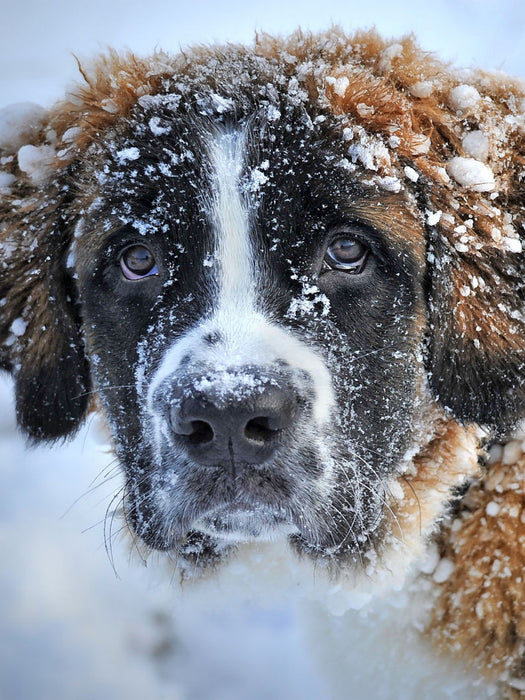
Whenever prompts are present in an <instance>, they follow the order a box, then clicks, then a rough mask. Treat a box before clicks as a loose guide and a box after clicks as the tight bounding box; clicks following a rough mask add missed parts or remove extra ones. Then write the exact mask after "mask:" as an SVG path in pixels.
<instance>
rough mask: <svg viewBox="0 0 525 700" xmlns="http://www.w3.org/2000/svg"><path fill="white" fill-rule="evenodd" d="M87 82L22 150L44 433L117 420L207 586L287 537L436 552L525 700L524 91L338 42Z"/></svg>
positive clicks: (140, 522) (8, 215)
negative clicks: (232, 561) (99, 419)
mask: <svg viewBox="0 0 525 700" xmlns="http://www.w3.org/2000/svg"><path fill="white" fill-rule="evenodd" d="M84 73H85V78H86V84H85V85H82V86H81V87H79V88H78V90H77V93H76V94H75V95H74V96H73V97H71V96H70V98H69V99H68V100H67V101H64V102H61V103H60V104H58V105H57V106H56V107H54V108H53V109H51V110H50V111H49V112H48V113H42V112H41V111H36V110H34V109H32V110H30V111H29V112H28V113H27V118H26V120H25V121H24V122H23V123H21V124H20V128H18V129H13V130H12V137H11V140H10V142H9V143H8V145H7V146H6V147H5V149H4V150H3V151H2V152H1V161H0V163H1V168H2V178H1V179H0V188H1V189H0V193H1V199H0V216H1V219H0V250H1V251H2V260H1V261H0V363H1V366H2V367H3V368H5V369H6V370H8V371H10V372H12V374H13V375H14V377H15V385H16V395H17V414H18V420H19V423H20V426H21V427H22V428H23V429H24V430H25V431H26V433H27V434H28V436H29V437H30V438H31V439H33V440H35V441H36V440H53V439H56V438H59V437H62V436H66V435H69V434H72V433H74V432H75V431H76V429H77V428H78V426H79V425H80V424H81V423H82V421H83V419H84V418H85V416H86V414H87V413H88V411H90V410H95V409H96V410H98V411H99V412H101V414H102V415H103V416H104V418H105V420H106V421H107V424H108V426H109V429H110V431H111V435H112V440H113V444H114V449H115V451H116V454H117V455H118V458H119V460H120V462H121V464H122V469H123V473H124V477H125V483H126V491H125V496H124V499H123V504H122V515H123V517H124V518H125V520H126V522H127V524H128V525H129V527H130V528H131V530H132V531H133V532H134V534H135V535H136V536H138V538H139V539H140V541H141V542H142V543H143V545H144V547H146V548H147V547H149V548H151V549H158V550H169V552H170V553H171V554H172V555H173V556H174V558H176V559H178V561H179V562H180V563H181V564H183V566H182V567H181V568H183V569H184V571H186V572H187V571H188V570H189V568H191V567H194V573H197V572H198V571H199V570H201V571H206V570H209V569H211V567H212V565H213V566H216V565H217V564H219V563H220V562H221V561H226V560H227V559H228V558H232V557H235V556H236V546H237V545H239V544H240V543H242V542H245V541H247V540H248V541H257V540H268V539H272V540H273V539H284V540H286V541H288V542H289V544H290V556H291V557H294V556H298V555H304V557H305V558H306V559H311V560H312V561H313V562H314V564H315V566H316V567H320V568H321V569H323V568H326V569H327V571H329V573H330V575H332V576H336V577H337V576H338V577H340V578H345V579H351V580H355V581H358V580H359V579H360V578H361V577H363V576H365V577H369V580H370V581H371V582H372V583H373V581H374V579H375V578H377V577H380V576H383V577H384V574H385V572H388V573H392V575H393V578H395V579H396V580H397V581H399V579H400V578H402V577H403V576H405V575H406V576H408V577H413V576H414V574H413V563H414V562H415V561H417V560H418V559H419V558H421V557H422V556H423V555H424V552H425V550H426V548H427V547H428V546H429V544H432V545H433V546H436V543H437V546H438V547H439V550H440V553H441V555H442V557H444V558H446V560H447V561H448V562H450V567H451V569H450V570H451V571H453V573H452V574H451V575H450V576H447V577H445V578H443V577H440V576H437V577H436V580H435V581H434V584H433V585H434V588H435V591H434V594H435V604H434V616H433V617H431V618H429V619H428V624H427V629H426V632H427V634H428V635H430V636H431V637H432V638H433V640H434V642H435V643H436V644H437V645H438V646H441V647H442V648H447V647H449V648H451V649H453V650H457V649H463V652H464V655H465V657H467V658H468V659H469V661H470V662H471V663H473V664H474V666H475V667H477V668H478V669H480V673H486V675H488V676H491V677H492V678H493V679H496V681H498V682H500V683H501V688H503V689H504V688H507V690H508V689H509V688H512V689H513V691H512V692H514V690H515V689H516V688H518V687H519V682H521V681H520V678H521V675H522V674H523V663H522V660H523V653H524V645H525V632H524V630H525V626H524V625H525V622H524V620H523V618H522V613H521V612H519V613H517V612H515V613H512V614H509V617H508V619H507V620H506V622H505V623H504V624H503V628H502V627H501V624H502V623H501V617H500V612H498V611H501V609H503V608H505V609H507V608H508V609H512V610H514V611H517V610H521V608H523V605H522V603H523V594H522V593H521V592H520V591H521V590H522V589H520V588H519V586H515V585H514V583H513V582H515V579H516V578H517V577H519V576H521V575H522V568H523V565H524V563H525V556H524V554H523V542H522V539H520V537H521V538H522V536H521V535H519V532H518V529H519V523H520V522H522V521H523V517H524V513H525V508H524V503H525V483H524V482H525V477H524V468H523V465H522V464H520V462H519V459H518V460H517V461H516V460H514V462H513V463H512V464H511V462H510V461H509V459H504V460H502V461H501V460H500V461H497V460H495V459H494V458H493V459H491V460H488V459H487V456H486V453H484V452H483V448H484V447H486V446H488V447H490V446H491V445H494V444H496V443H497V442H503V441H504V440H507V439H508V436H509V435H511V433H512V431H513V430H515V429H516V428H517V425H518V423H519V421H520V419H522V418H523V417H524V413H525V401H524V399H525V396H524V389H523V386H524V373H525V364H524V349H525V340H524V339H525V316H524V309H523V304H524V296H525V295H524V291H525V290H524V283H523V280H524V273H525V269H524V267H525V266H524V262H523V254H522V237H523V222H524V213H523V207H524V204H523V202H524V201H525V199H524V194H525V193H524V185H523V181H524V163H525V161H524V155H525V147H524V138H525V137H524V133H525V114H524V112H523V111H522V110H523V101H524V99H525V93H524V91H523V88H522V87H521V85H520V84H519V82H518V81H513V80H511V79H503V78H501V77H490V76H488V75H487V74H484V73H479V74H476V73H472V74H471V75H469V78H468V84H466V83H465V77H464V75H460V74H459V73H458V74H456V73H454V72H453V71H451V70H450V69H448V68H447V67H445V66H444V65H442V64H441V63H439V62H438V61H437V60H436V59H434V58H432V57H431V56H429V55H427V54H424V53H423V52H420V51H419V49H418V48H417V47H416V46H415V45H414V44H413V42H412V41H411V40H403V41H402V42H400V43H398V44H388V43H385V42H383V41H382V40H381V39H380V38H379V37H377V36H376V35H375V34H362V35H358V36H357V37H355V38H354V39H351V38H348V37H345V36H344V35H343V34H342V33H340V32H338V31H337V30H333V31H332V32H330V33H327V34H322V35H318V36H305V35H302V34H296V35H294V36H293V37H292V38H290V39H289V40H274V39H271V38H269V37H264V36H263V37H261V38H259V39H258V41H257V43H256V44H255V45H254V46H253V47H251V48H246V47H235V46H228V47H218V48H217V47H215V48H210V49H203V48H200V49H195V50H193V51H187V52H185V53H184V54H182V55H180V56H174V57H170V56H167V55H164V54H156V55H154V56H153V57H151V58H150V59H145V60H143V59H138V58H137V57H134V56H132V55H128V56H123V57H120V56H118V55H116V54H109V55H108V56H106V57H103V58H101V59H99V60H98V62H96V63H95V64H94V65H93V66H92V67H91V68H88V67H86V68H85V71H84ZM5 132H6V129H4V133H5ZM4 141H5V139H4ZM496 453H497V450H496ZM496 453H495V452H494V450H493V452H492V454H493V455H494V454H496ZM496 487H497V488H496ZM487 494H488V495H487ZM494 501H497V502H498V504H499V511H498V512H499V513H500V517H499V522H498V524H497V525H496V524H494V523H493V524H492V525H493V527H494V528H496V527H498V528H499V530H498V531H501V529H502V528H504V529H506V531H508V537H505V538H504V540H503V542H500V541H499V540H498V545H497V547H496V546H495V547H494V549H493V550H491V549H490V548H491V544H490V542H491V536H490V525H491V523H490V522H489V523H488V524H487V516H486V513H485V510H486V506H487V503H489V502H490V503H492V502H494ZM491 512H492V513H494V512H496V511H495V508H494V507H493V508H492V509H491ZM487 529H488V530H489V532H487ZM481 542H483V543H484V544H483V545H481V544H480V543H481ZM480 547H481V549H483V551H484V552H485V554H484V556H485V557H488V558H489V561H488V562H485V563H484V564H483V565H479V566H477V565H475V563H473V562H472V561H471V560H470V558H469V557H470V556H471V555H470V553H471V552H474V551H478V550H479V549H480ZM496 550H497V552H496ZM491 557H492V558H491ZM496 559H497V560H498V561H500V562H502V564H501V567H503V568H501V567H500V568H498V567H495V565H493V562H494V561H495V560H496ZM465 561H468V567H467V568H465V567H466V563H464V562H465ZM485 564H486V565H485ZM502 570H505V571H507V572H508V575H507V574H506V578H505V577H502V576H499V575H498V574H497V572H498V571H502ZM471 571H476V572H478V574H479V576H477V577H476V576H474V574H471V573H469V572H471ZM428 575H429V574H428V572H427V574H421V576H428ZM469 576H470V578H469ZM467 579H468V580H469V584H468V586H466V585H465V583H464V582H465V580H467ZM504 579H505V580H504ZM505 581H506V583H505ZM485 594H488V597H487V595H485ZM483 595H485V598H484V599H483V600H486V604H485V608H484V612H483V615H480V616H478V617H476V618H475V619H474V617H475V616H474V617H473V616H472V609H473V605H475V604H476V602H478V599H479V597H480V596H483ZM467 612H468V613H470V617H469V616H468V614H467ZM473 640H477V641H473ZM478 642H479V643H478ZM505 692H507V691H505ZM508 692H510V690H509V691H508Z"/></svg>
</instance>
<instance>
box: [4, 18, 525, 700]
mask: <svg viewBox="0 0 525 700" xmlns="http://www.w3.org/2000/svg"><path fill="white" fill-rule="evenodd" d="M223 52H224V53H225V54H229V53H231V52H237V53H238V55H239V56H245V57H246V60H247V61H248V62H250V61H252V62H255V63H257V60H258V58H263V59H264V60H265V61H267V63H265V64H264V65H262V64H261V66H259V70H260V71H261V72H263V73H264V71H265V70H267V72H268V74H267V80H268V81H269V82H272V81H274V80H276V79H277V77H278V79H279V80H281V82H285V81H289V84H290V83H291V81H295V84H296V85H297V90H301V91H305V92H306V93H307V94H308V96H309V98H310V100H312V102H315V101H321V103H323V104H324V105H328V106H329V108H330V109H331V110H332V111H333V112H334V113H336V114H339V115H343V116H344V117H345V124H346V125H347V128H348V141H349V145H351V144H353V146H354V150H353V155H352V159H353V162H354V164H355V165H356V166H357V169H356V177H357V178H360V179H361V180H362V181H363V182H367V183H369V184H370V185H371V186H374V187H375V188H376V192H375V195H374V198H373V200H372V199H369V200H367V202H366V203H365V204H363V205H360V204H359V202H357V203H355V209H356V210H359V213H360V216H361V218H362V219H363V220H365V221H367V220H368V221H370V223H371V224H373V225H379V226H385V224H386V223H388V228H389V229H390V230H391V231H392V236H393V240H394V241H395V237H396V236H398V237H399V240H400V241H402V242H403V243H404V244H405V245H406V244H407V243H409V244H410V246H411V248H412V249H413V250H414V251H416V253H417V258H418V260H419V261H420V265H421V268H423V267H424V265H425V264H426V262H425V257H426V259H427V261H428V267H427V288H428V307H427V315H428V318H426V319H425V318H423V317H422V318H421V324H425V323H427V326H428V335H429V346H428V354H429V359H428V367H429V381H430V385H431V388H432V390H433V396H434V399H433V404H432V407H431V409H430V412H431V413H432V415H431V416H429V417H427V422H426V424H427V425H432V434H431V435H426V436H424V437H422V440H421V445H422V447H423V450H422V452H421V454H420V455H418V456H417V457H416V458H415V459H414V461H413V463H412V466H411V468H410V470H409V471H408V472H407V473H406V475H405V476H404V477H403V478H400V479H399V486H400V487H401V490H402V497H400V496H399V494H397V495H396V494H395V496H396V497H395V498H394V499H393V501H392V504H391V506H392V511H393V513H394V515H395V522H392V523H391V524H390V527H391V530H392V532H394V533H395V532H396V528H398V530H399V531H400V533H401V534H400V536H401V537H402V538H403V539H404V541H405V543H406V545H407V547H408V548H409V549H411V550H414V551H419V550H420V549H421V544H420V541H421V535H424V537H425V538H429V537H431V536H432V535H433V534H435V533H436V530H437V525H436V524H439V522H440V518H442V517H443V514H444V512H446V504H447V502H448V501H450V499H451V498H452V497H453V496H456V497H457V494H455V492H454V489H455V487H457V486H459V485H461V484H462V483H464V482H465V480H467V479H468V480H470V482H471V486H470V488H469V489H468V491H467V494H466V495H465V496H464V497H463V498H462V500H461V502H460V504H459V505H458V507H457V512H456V514H455V516H454V517H453V518H452V516H450V517H449V520H448V521H447V524H446V526H445V525H444V526H442V527H441V531H440V533H439V536H438V539H439V543H440V547H441V552H442V556H443V557H444V558H446V559H448V560H450V561H451V562H452V563H453V565H454V569H453V573H452V574H451V575H450V577H449V578H448V579H447V580H446V581H445V582H441V583H436V586H437V603H436V607H435V612H434V616H433V621H432V624H431V626H430V628H429V629H428V634H429V635H430V636H431V637H432V639H433V640H434V642H435V644H436V646H437V647H438V648H439V649H440V650H442V651H443V650H444V651H445V652H449V653H452V654H453V655H454V656H456V657H457V656H458V655H462V656H463V657H464V658H465V659H466V660H467V661H468V663H469V664H471V665H473V666H474V667H476V669H478V671H480V672H481V673H483V674H486V675H487V676H488V677H489V678H491V679H494V678H495V679H497V680H500V681H501V683H502V692H503V693H506V694H507V695H506V696H507V697H512V696H515V697H517V695H519V694H520V688H521V689H523V688H524V687H525V685H524V684H525V661H524V659H525V616H524V610H525V586H524V582H523V575H524V574H523V571H524V567H525V535H524V534H523V532H524V528H525V495H524V494H525V476H524V475H525V459H524V458H523V456H522V457H520V458H519V460H518V461H516V462H515V463H513V464H509V463H505V462H504V461H503V462H502V461H499V462H495V463H491V464H490V465H489V466H487V467H486V468H484V469H483V475H482V476H480V472H479V466H478V461H477V457H478V453H479V450H480V444H479V437H478V436H479V432H478V429H477V425H478V424H482V425H483V424H488V426H489V428H490V430H491V431H492V432H493V437H494V435H496V436H497V437H499V438H501V435H502V434H503V433H504V432H505V430H507V429H509V427H512V425H513V424H514V423H515V422H516V421H517V420H518V419H520V418H523V417H525V405H524V387H523V377H524V361H525V316H524V313H523V303H524V298H525V293H524V286H523V278H524V264H523V259H522V258H523V255H522V252H521V250H522V248H521V241H520V239H521V238H522V236H523V224H524V221H525V213H524V209H525V208H524V202H525V185H524V180H525V113H524V104H523V101H524V99H525V92H524V89H523V86H522V84H521V82H519V81H517V80H513V79H510V78H503V77H501V76H492V75H489V74H487V73H483V72H469V73H468V74H465V73H464V74H460V73H458V72H455V71H453V70H451V69H450V68H449V67H448V66H447V65H444V64H443V63H441V62H440V61H438V60H437V59H435V58H434V57H432V56H430V55H428V54H426V53H424V52H423V51H421V50H420V49H419V48H418V47H417V46H416V45H415V43H414V41H413V40H412V39H411V38H405V39H403V40H401V41H400V42H399V43H392V42H387V41H384V40H383V39H381V38H380V37H379V36H378V35H377V34H375V33H373V32H372V33H366V34H356V35H355V36H353V37H352V38H349V37H347V36H346V35H344V34H343V33H342V32H341V31H339V30H337V29H334V30H332V31H330V32H327V33H326V34H320V35H313V36H310V35H305V34H302V33H296V34H295V35H293V36H292V37H291V38H289V39H287V40H282V39H275V38H272V37H268V36H265V35H263V36H260V37H258V39H257V41H256V42H255V45H254V47H253V48H243V47H233V48H232V47H226V48H224V49H220V50H218V49H217V48H210V49H208V48H199V49H196V50H193V51H189V52H187V53H183V54H181V55H179V56H176V57H170V56H167V55H165V54H163V53H158V54H156V55H154V56H153V57H152V58H150V59H144V60H143V59H140V58H137V57H135V56H133V55H129V54H128V55H124V56H119V55H117V54H116V53H109V54H108V55H107V56H105V57H103V58H101V59H99V60H98V62H96V63H95V64H94V65H93V67H92V68H90V69H81V71H82V75H83V77H84V79H85V85H84V86H82V87H80V88H79V89H78V90H77V91H76V92H75V94H73V95H70V96H69V98H68V99H67V100H65V101H63V102H61V103H60V104H58V105H57V106H56V107H54V108H53V109H52V110H51V111H50V112H49V113H48V114H47V116H46V117H45V119H44V120H43V121H42V123H41V124H39V125H38V126H37V127H36V128H35V129H34V130H33V136H32V139H31V145H33V146H34V147H35V150H34V152H33V155H34V156H35V157H37V159H38V161H39V166H38V168H33V169H29V170H23V169H22V168H21V164H22V162H23V161H21V160H20V158H17V153H16V152H15V151H13V152H9V150H7V151H6V152H4V153H2V154H1V156H2V157H1V161H0V162H1V168H2V170H3V171H4V172H7V173H10V174H12V175H14V177H15V180H14V182H13V184H12V185H10V187H9V191H4V192H3V194H2V195H1V198H0V251H2V258H1V260H0V367H3V368H4V369H7V370H8V371H11V372H13V373H14V374H15V376H16V382H17V411H18V417H19V421H20V423H21V425H22V427H24V428H25V429H26V431H27V432H28V433H29V434H30V435H32V436H33V437H35V438H44V439H49V438H51V439H52V438H55V437H57V436H62V435H66V434H69V433H71V432H72V431H74V430H75V428H76V427H77V426H78V425H79V424H80V423H81V421H82V420H83V418H84V416H85V414H86V411H87V410H88V407H89V404H90V380H89V369H88V363H87V359H86V357H85V355H84V351H83V343H82V335H81V333H82V332H81V326H80V319H79V315H78V309H77V306H76V305H75V300H76V290H75V285H74V282H73V280H72V279H70V278H69V277H67V275H66V274H65V271H64V260H65V257H66V256H67V252H68V249H69V246H70V245H71V241H72V238H73V230H74V226H75V223H76V221H77V220H78V217H79V215H80V214H81V208H86V207H88V206H89V204H90V201H91V200H92V199H93V198H94V197H96V196H97V192H96V191H95V190H94V189H93V191H92V192H89V191H84V192H83V193H82V198H79V197H78V193H77V192H76V190H75V182H76V180H75V178H76V175H77V172H78V170H79V168H80V164H81V163H82V162H83V159H89V148H90V146H91V144H93V143H94V142H97V140H98V139H100V138H101V136H102V135H104V134H108V133H111V131H112V130H116V131H118V130H119V129H120V128H121V125H122V124H123V122H124V121H125V118H126V116H127V115H128V114H129V113H130V111H131V110H132V108H133V106H134V105H135V104H136V102H137V100H138V99H139V98H140V97H141V96H144V95H157V94H163V93H165V92H166V90H169V88H168V87H166V86H167V85H168V83H169V79H171V78H172V77H173V75H174V74H180V75H185V74H193V73H194V72H197V71H198V70H199V69H200V68H199V67H202V66H203V65H205V64H208V63H210V62H211V61H213V60H215V59H216V57H218V59H219V60H218V61H217V68H216V71H217V80H219V79H221V80H222V79H224V77H225V76H223V75H222V74H221V64H220V57H221V55H222V53H223ZM226 77H227V76H226ZM207 79H208V80H209V81H210V80H212V79H213V78H210V76H208V78H207ZM465 85H467V86H468V87H469V89H468V90H466V91H465V89H464V87H465ZM473 144H474V145H473ZM476 144H477V145H476ZM480 144H481V145H480ZM367 148H369V152H372V153H373V159H372V161H369V162H367V161H366V155H365V150H366V149H367ZM37 149H38V150H37ZM370 149H371V150H370ZM86 154H87V155H86ZM473 154H474V155H473ZM458 158H459V159H468V161H461V160H456V159H458ZM473 160H474V161H475V165H476V167H477V168H478V172H480V173H482V174H483V176H484V177H485V178H486V179H483V178H482V180H481V181H480V182H477V181H475V180H472V177H469V176H467V177H465V176H464V175H462V174H461V173H460V172H458V167H459V166H460V165H462V164H463V165H465V164H466V165H469V164H470V165H472V161H473ZM480 164H483V166H484V167H482V168H480V167H479V166H480ZM360 207H361V208H360ZM17 320H18V321H21V323H22V327H21V324H20V323H18V325H17V323H16V322H17ZM64 378H66V381H64ZM458 378H459V383H460V385H461V391H458V390H457V386H458ZM438 405H439V407H438ZM443 411H445V413H444V412H443ZM59 413H60V416H61V417H60V419H59V420H58V422H57V415H58V414H59ZM418 542H419V544H418ZM521 696H525V690H523V692H522V693H521Z"/></svg>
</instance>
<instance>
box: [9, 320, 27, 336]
mask: <svg viewBox="0 0 525 700" xmlns="http://www.w3.org/2000/svg"><path fill="white" fill-rule="evenodd" d="M26 328H27V323H26V322H25V321H24V320H23V319H21V318H15V320H14V321H13V323H12V324H11V328H10V329H9V330H10V331H11V333H13V334H14V335H16V336H17V337H20V336H21V335H24V333H25V332H26Z"/></svg>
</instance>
